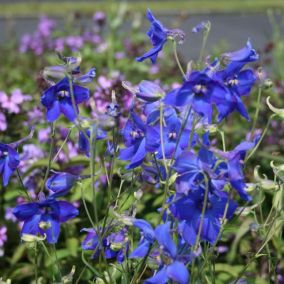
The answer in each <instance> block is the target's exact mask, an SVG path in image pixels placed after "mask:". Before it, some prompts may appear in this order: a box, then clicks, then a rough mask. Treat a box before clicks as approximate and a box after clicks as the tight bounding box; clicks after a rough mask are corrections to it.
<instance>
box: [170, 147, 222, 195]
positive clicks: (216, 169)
mask: <svg viewBox="0 0 284 284" xmlns="http://www.w3.org/2000/svg"><path fill="white" fill-rule="evenodd" d="M217 162H218V160H217V158H216V157H215V156H214V154H213V152H211V151H209V150H207V149H206V148H205V147H201V149H200V150H199V152H198V155H196V154H195V153H193V152H191V151H184V152H182V153H181V154H180V156H178V157H177V159H176V162H175V164H174V167H173V168H174V169H175V170H176V172H177V173H178V178H177V179H176V190H177V192H178V193H180V194H188V193H189V191H191V190H196V189H198V188H199V186H200V185H201V184H202V185H203V186H205V184H204V183H205V179H204V176H205V175H206V176H207V177H208V179H209V180H208V183H209V184H208V186H209V188H210V190H212V191H215V193H216V194H217V195H222V192H221V190H222V189H223V187H224V185H225V184H226V182H227V168H226V165H225V163H223V162H221V163H220V162H218V165H217V166H216V164H217Z"/></svg>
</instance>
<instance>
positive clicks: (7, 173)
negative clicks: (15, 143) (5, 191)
mask: <svg viewBox="0 0 284 284" xmlns="http://www.w3.org/2000/svg"><path fill="white" fill-rule="evenodd" d="M19 163H20V157H19V154H18V152H17V151H16V150H15V149H14V148H13V147H12V146H10V145H9V144H3V143H0V174H1V175H2V182H3V186H7V185H8V182H9V179H10V177H11V175H12V174H13V172H14V171H15V170H16V169H17V167H18V165H19Z"/></svg>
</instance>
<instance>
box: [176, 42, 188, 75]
mask: <svg viewBox="0 0 284 284" xmlns="http://www.w3.org/2000/svg"><path fill="white" fill-rule="evenodd" d="M173 47H174V49H173V50H174V57H175V60H176V62H177V65H178V68H179V70H180V72H181V74H182V76H183V78H184V79H185V80H186V74H185V72H184V71H183V68H182V66H181V63H180V61H179V58H178V54H177V43H176V41H175V40H173Z"/></svg>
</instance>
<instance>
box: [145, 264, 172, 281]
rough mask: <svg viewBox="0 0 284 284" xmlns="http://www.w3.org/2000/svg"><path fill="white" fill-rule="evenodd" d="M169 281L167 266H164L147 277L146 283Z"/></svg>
mask: <svg viewBox="0 0 284 284" xmlns="http://www.w3.org/2000/svg"><path fill="white" fill-rule="evenodd" d="M167 282H168V276H167V271H166V267H163V268H162V269H161V270H160V271H158V272H157V273H156V274H155V275H154V276H152V277H151V278H149V279H147V280H146V281H145V282H144V284H165V283H167Z"/></svg>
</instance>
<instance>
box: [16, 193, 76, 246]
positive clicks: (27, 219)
mask: <svg viewBox="0 0 284 284" xmlns="http://www.w3.org/2000/svg"><path fill="white" fill-rule="evenodd" d="M13 213H14V215H15V216H16V217H17V219H18V220H19V221H24V224H23V227H22V231H21V234H31V235H38V234H39V235H42V236H44V235H46V239H47V241H48V242H49V243H50V244H54V243H56V242H57V240H58V237H59V233H60V224H61V223H65V222H66V221H68V220H70V219H73V218H75V217H76V216H77V215H78V213H79V212H78V210H77V209H76V208H75V207H74V206H73V205H72V204H71V203H69V202H67V201H57V200H56V199H54V198H47V199H43V200H40V201H38V202H30V203H24V204H21V205H18V206H17V207H15V208H14V210H13Z"/></svg>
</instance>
